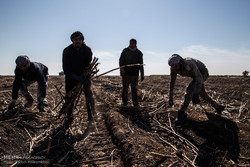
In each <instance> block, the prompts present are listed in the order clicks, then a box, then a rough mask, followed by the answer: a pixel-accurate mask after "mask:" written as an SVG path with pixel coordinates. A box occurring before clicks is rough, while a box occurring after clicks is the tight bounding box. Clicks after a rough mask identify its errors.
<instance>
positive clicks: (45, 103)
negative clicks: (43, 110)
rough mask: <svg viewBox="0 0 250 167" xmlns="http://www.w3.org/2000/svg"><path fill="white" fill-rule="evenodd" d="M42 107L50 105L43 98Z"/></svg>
mask: <svg viewBox="0 0 250 167" xmlns="http://www.w3.org/2000/svg"><path fill="white" fill-rule="evenodd" d="M40 105H44V106H48V105H49V103H48V101H47V100H46V99H45V98H42V99H41V101H40Z"/></svg>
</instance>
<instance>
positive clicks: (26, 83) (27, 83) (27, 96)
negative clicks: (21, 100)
mask: <svg viewBox="0 0 250 167" xmlns="http://www.w3.org/2000/svg"><path fill="white" fill-rule="evenodd" d="M45 78H46V82H47V81H48V77H45ZM34 82H35V81H28V80H25V79H23V80H22V84H21V88H20V90H21V93H22V94H23V96H24V97H25V99H26V100H27V101H30V100H31V99H33V97H32V95H31V94H30V92H29V90H28V87H29V86H30V85H31V84H33V83H34ZM46 87H48V85H47V83H46ZM40 90H41V89H40V86H39V84H37V106H38V105H39V104H40V102H41V100H42V96H41V91H40Z"/></svg>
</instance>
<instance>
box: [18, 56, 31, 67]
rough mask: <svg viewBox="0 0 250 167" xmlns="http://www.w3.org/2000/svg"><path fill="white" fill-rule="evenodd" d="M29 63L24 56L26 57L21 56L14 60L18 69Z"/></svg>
mask: <svg viewBox="0 0 250 167" xmlns="http://www.w3.org/2000/svg"><path fill="white" fill-rule="evenodd" d="M29 62H30V59H29V57H28V56H26V55H21V56H18V57H17V58H16V65H17V66H18V67H21V66H26V65H28V64H29Z"/></svg>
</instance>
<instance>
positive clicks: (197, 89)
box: [168, 54, 225, 125]
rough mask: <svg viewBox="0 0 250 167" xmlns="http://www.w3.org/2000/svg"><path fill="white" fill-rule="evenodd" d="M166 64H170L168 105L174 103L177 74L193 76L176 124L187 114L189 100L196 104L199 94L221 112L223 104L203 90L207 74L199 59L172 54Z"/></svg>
mask: <svg viewBox="0 0 250 167" xmlns="http://www.w3.org/2000/svg"><path fill="white" fill-rule="evenodd" d="M168 64H169V66H171V69H170V71H171V73H170V75H171V80H170V93H169V105H170V106H172V105H173V104H174V103H173V90H174V85H175V80H176V77H177V74H179V75H181V76H188V77H191V78H193V80H192V82H191V83H190V84H189V85H188V87H187V91H186V94H185V100H184V103H183V104H182V106H181V109H180V110H179V111H178V116H177V119H176V121H175V123H176V125H179V124H181V123H182V122H183V121H185V120H186V118H187V114H186V113H185V111H186V109H187V107H188V105H189V103H190V101H191V100H192V102H193V104H198V103H199V102H200V99H199V96H200V97H201V98H202V99H204V100H206V101H207V102H209V103H210V104H211V106H212V107H214V108H215V109H216V112H217V113H218V114H221V112H222V111H223V110H224V109H225V106H223V105H220V104H218V103H217V102H215V101H214V100H213V99H212V98H211V97H209V96H208V94H207V93H206V91H205V87H204V82H205V81H206V80H207V78H208V76H209V74H208V70H207V68H206V66H205V65H204V64H203V63H202V62H201V61H199V60H196V59H193V58H182V57H181V56H179V55H178V54H173V55H172V56H171V57H170V58H169V60H168Z"/></svg>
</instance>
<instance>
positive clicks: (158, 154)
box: [149, 152, 176, 158]
mask: <svg viewBox="0 0 250 167" xmlns="http://www.w3.org/2000/svg"><path fill="white" fill-rule="evenodd" d="M149 154H150V155H153V156H157V157H167V158H175V157H176V156H175V155H166V154H161V153H157V152H150V153H149Z"/></svg>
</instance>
